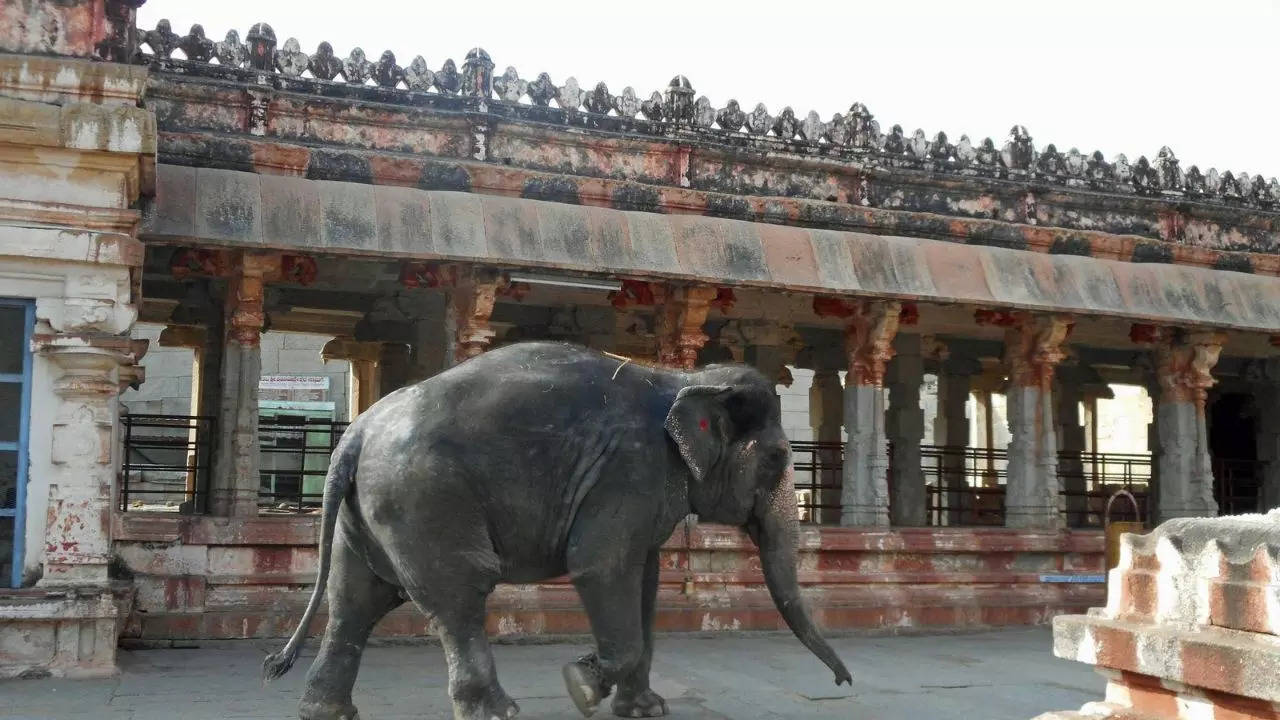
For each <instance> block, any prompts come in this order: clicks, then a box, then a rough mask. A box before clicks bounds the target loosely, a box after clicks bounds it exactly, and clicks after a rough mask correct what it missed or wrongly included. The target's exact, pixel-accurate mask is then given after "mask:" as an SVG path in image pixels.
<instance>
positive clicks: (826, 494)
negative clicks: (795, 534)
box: [791, 441, 844, 524]
mask: <svg viewBox="0 0 1280 720" xmlns="http://www.w3.org/2000/svg"><path fill="white" fill-rule="evenodd" d="M843 458H844V446H843V445H842V444H841V443H838V442H809V441H795V442H792V443H791V468H792V479H793V481H794V482H795V487H796V505H797V507H798V509H799V514H800V522H804V523H824V524H832V523H836V522H839V520H840V486H841V480H840V472H841V467H842V465H843Z"/></svg>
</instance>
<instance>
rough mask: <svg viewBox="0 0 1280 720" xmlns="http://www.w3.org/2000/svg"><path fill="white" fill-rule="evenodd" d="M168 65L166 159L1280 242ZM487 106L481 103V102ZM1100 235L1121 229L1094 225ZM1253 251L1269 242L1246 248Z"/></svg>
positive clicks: (1142, 210) (822, 214)
mask: <svg viewBox="0 0 1280 720" xmlns="http://www.w3.org/2000/svg"><path fill="white" fill-rule="evenodd" d="M163 67H164V68H167V69H165V70H162V71H161V72H156V73H153V75H152V76H151V85H150V88H149V91H148V93H147V105H148V107H149V108H151V109H153V110H154V111H155V112H156V114H157V115H158V117H159V118H160V127H161V135H160V159H161V161H162V162H167V163H171V164H184V165H195V166H201V167H219V168H225V169H234V170H249V171H254V172H260V173H264V174H290V175H302V176H306V177H310V178H315V179H328V180H344V181H354V182H365V183H372V184H395V185H410V186H416V187H419V188H422V189H427V190H437V189H440V190H464V191H473V192H494V193H497V194H520V195H522V196H525V197H532V198H539V199H550V200H557V201H560V202H569V203H584V204H606V205H609V206H611V207H616V208H618V209H637V210H647V211H652V212H693V213H699V214H709V215H717V216H722V217H731V218H735V219H742V220H756V221H765V222H775V223H785V224H793V225H804V226H808V227H827V228H839V229H855V228H857V229H868V230H872V231H873V232H888V233H899V234H913V235H920V236H923V237H938V238H949V239H964V241H965V242H980V243H985V244H995V245H1000V246H1004V247H1014V248H1019V249H1036V247H1037V245H1038V244H1039V245H1043V246H1044V247H1046V248H1048V247H1050V246H1054V245H1056V246H1057V249H1056V250H1055V251H1058V252H1067V253H1070V254H1081V255H1097V254H1099V253H1102V254H1105V255H1107V256H1116V255H1115V253H1117V252H1118V253H1120V255H1119V256H1120V257H1122V259H1133V260H1138V261H1144V262H1193V263H1194V264H1201V265H1208V266H1210V267H1218V268H1221V269H1231V270H1240V271H1246V272H1249V271H1254V272H1268V270H1267V269H1266V268H1267V267H1268V266H1269V263H1271V262H1272V261H1273V260H1275V254H1276V253H1277V250H1280V214H1277V213H1276V212H1272V211H1271V210H1267V209H1265V208H1253V207H1247V206H1245V205H1242V204H1235V205H1231V204H1223V203H1213V202H1204V201H1201V200H1189V199H1187V198H1185V197H1184V198H1172V197H1165V196H1163V195H1158V196H1150V195H1140V194H1125V193H1116V192H1103V191H1099V190H1095V189H1091V188H1085V187H1072V186H1069V185H1055V184H1052V183H1046V182H1044V181H1042V180H1040V179H1037V178H1035V177H1034V176H1025V175H1024V176H1022V177H1012V176H1005V177H996V176H983V175H965V174H956V173H947V172H940V171H937V170H935V169H930V168H927V167H923V166H920V167H911V166H908V165H907V164H897V165H892V166H886V165H883V164H877V163H875V162H871V161H868V160H867V158H866V157H864V156H862V155H857V154H841V153H798V152H791V151H789V150H787V149H786V148H785V147H781V148H775V149H770V148H769V147H765V146H761V145H760V144H759V143H755V142H754V141H752V142H747V143H745V144H744V143H725V142H713V140H714V138H710V139H708V138H699V137H694V136H686V135H684V134H681V133H676V134H669V133H668V134H663V133H656V132H655V133H649V132H640V131H638V130H635V128H630V129H627V128H622V129H617V128H610V127H605V126H604V125H602V124H601V123H587V122H581V123H576V124H574V123H568V124H566V123H555V122H550V121H546V122H544V121H542V120H539V119H538V118H535V117H532V115H536V114H537V113H538V112H543V111H547V112H549V111H550V109H548V108H531V107H529V106H518V107H516V106H510V107H508V106H506V105H503V104H502V103H499V102H496V101H487V102H484V103H480V101H479V100H477V99H475V98H465V97H459V96H456V95H422V96H421V97H420V98H418V97H416V96H414V98H412V99H413V102H412V103H406V102H405V101H404V97H402V96H404V95H405V92H406V91H401V90H390V89H384V88H375V87H371V86H359V87H355V86H345V85H344V86H334V87H329V86H327V85H326V86H324V87H322V88H319V89H317V88H316V87H311V86H313V85H314V84H315V83H316V82H318V81H312V80H307V79H296V80H295V79H288V78H284V76H281V75H272V76H270V77H268V78H267V84H266V85H259V84H256V83H253V82H250V81H249V79H248V78H247V74H249V73H248V71H245V70H231V69H228V68H221V67H219V66H217V65H208V64H202V63H191V62H184V61H168V62H166V63H163ZM179 71H180V72H181V74H178V73H179ZM282 79H283V80H282ZM284 80H287V81H288V82H284ZM298 83H300V84H301V86H298V87H295V85H296V84H298ZM302 86H306V87H302ZM320 90H324V93H323V94H318V93H319V91H320ZM384 96H386V97H384ZM397 100H399V102H397ZM481 106H483V108H485V110H484V112H479V111H478V110H476V108H478V107H481ZM503 113H506V114H503ZM531 114H532V115H531ZM579 115H582V113H579ZM609 117H610V118H612V116H609ZM639 122H640V121H638V120H637V121H633V122H632V124H633V125H634V124H636V123H639ZM606 124H607V123H606ZM628 127H630V126H628ZM637 127H638V126H637ZM766 145H767V143H766ZM863 216H875V220H874V221H871V222H868V221H867V220H864V219H861V218H862V217H863ZM1103 236H1109V237H1110V238H1112V239H1109V240H1106V241H1105V242H1100V241H1097V240H1096V239H1092V238H1097V237H1103ZM1102 246H1107V247H1106V249H1103V247H1102ZM1246 252H1252V253H1262V254H1267V255H1271V256H1272V257H1271V258H1270V259H1267V258H1264V259H1261V260H1259V259H1257V258H1256V257H1255V258H1250V257H1246V256H1244V255H1241V254H1234V253H1246ZM1224 253H1233V254H1232V255H1229V256H1224ZM1192 258H1194V259H1192Z"/></svg>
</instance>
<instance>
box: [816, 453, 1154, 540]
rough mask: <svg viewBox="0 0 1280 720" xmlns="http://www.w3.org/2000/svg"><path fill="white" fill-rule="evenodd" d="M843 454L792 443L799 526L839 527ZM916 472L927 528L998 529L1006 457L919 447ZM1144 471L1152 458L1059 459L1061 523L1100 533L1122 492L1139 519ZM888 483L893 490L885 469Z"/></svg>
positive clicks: (1146, 477) (1108, 455) (1088, 456)
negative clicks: (1106, 511) (1110, 503)
mask: <svg viewBox="0 0 1280 720" xmlns="http://www.w3.org/2000/svg"><path fill="white" fill-rule="evenodd" d="M890 450H891V448H890ZM843 451H844V446H843V445H842V444H841V443H832V442H793V443H791V453H792V467H793V472H794V481H795V488H796V502H797V505H798V506H799V515H800V520H801V522H807V523H821V524H831V523H834V522H837V521H838V520H839V513H840V507H839V503H840V485H841V467H842V465H843ZM890 454H891V453H890ZM920 465H921V469H922V470H923V473H924V480H925V485H926V497H927V522H928V524H929V525H932V526H1001V525H1004V524H1005V514H1006V511H1005V486H1006V485H1007V483H1008V469H1009V455H1008V451H1007V450H1005V449H1003V448H993V449H988V448H974V447H959V446H947V445H921V446H920ZM1151 470H1152V467H1151V456H1150V455H1147V454H1125V453H1087V452H1079V453H1073V452H1062V453H1059V456H1058V478H1059V482H1060V483H1061V485H1062V488H1063V489H1062V490H1061V491H1060V494H1061V496H1062V505H1063V508H1064V510H1063V512H1064V515H1065V520H1066V522H1067V524H1068V525H1069V526H1071V527H1101V525H1102V512H1103V508H1104V507H1105V505H1106V501H1107V498H1108V497H1110V496H1111V495H1112V494H1113V493H1114V492H1116V491H1117V490H1122V489H1123V490H1128V491H1129V492H1131V493H1133V494H1134V496H1135V497H1136V498H1137V500H1138V503H1139V506H1140V507H1141V512H1142V515H1143V517H1148V516H1149V515H1148V508H1147V487H1148V484H1149V483H1150V481H1151V476H1152V472H1151ZM889 483H890V485H892V483H893V468H892V467H890V469H889ZM1123 512H1130V511H1128V510H1127V509H1125V510H1124V511H1123ZM1123 512H1122V513H1121V515H1123ZM1121 515H1117V519H1124V518H1123V517H1121Z"/></svg>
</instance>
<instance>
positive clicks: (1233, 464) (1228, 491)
mask: <svg viewBox="0 0 1280 720" xmlns="http://www.w3.org/2000/svg"><path fill="white" fill-rule="evenodd" d="M1263 465H1264V463H1262V462H1258V461H1255V460H1239V459H1235V458H1214V459H1213V481H1214V485H1215V486H1216V487H1215V490H1216V491H1217V492H1216V493H1214V494H1215V495H1216V496H1217V498H1218V513H1219V514H1222V515H1238V514H1240V513H1252V512H1258V508H1259V507H1260V506H1261V498H1260V497H1259V493H1260V492H1261V489H1262V468H1263Z"/></svg>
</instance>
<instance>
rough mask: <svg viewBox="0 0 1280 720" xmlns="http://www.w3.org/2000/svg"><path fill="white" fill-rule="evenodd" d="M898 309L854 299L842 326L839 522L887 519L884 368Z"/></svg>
mask: <svg viewBox="0 0 1280 720" xmlns="http://www.w3.org/2000/svg"><path fill="white" fill-rule="evenodd" d="M901 312H902V304H901V303H899V302H896V301H882V300H863V301H859V302H857V303H855V304H854V306H853V315H852V316H851V317H850V321H849V325H848V328H847V329H846V331H845V353H846V355H847V357H848V361H849V372H848V375H847V377H846V381H845V388H844V422H845V428H846V429H847V431H848V435H849V437H848V440H847V442H846V443H845V451H844V477H843V479H842V488H841V493H840V505H841V513H840V524H841V525H846V526H850V525H861V526H870V525H879V526H884V525H888V524H889V487H888V477H887V476H888V471H889V459H888V452H887V450H888V448H887V447H886V445H887V444H888V439H887V437H886V435H885V425H884V422H885V417H884V411H885V397H884V373H885V364H886V363H888V362H889V360H890V358H892V357H893V338H894V336H895V335H896V334H897V332H898V318H899V315H900V313H901Z"/></svg>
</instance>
